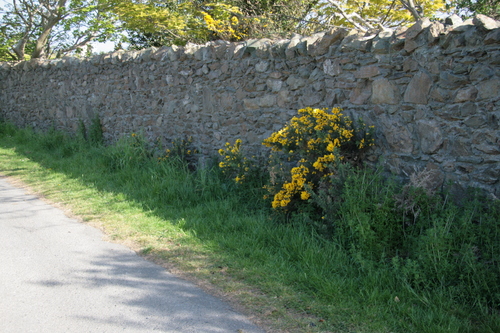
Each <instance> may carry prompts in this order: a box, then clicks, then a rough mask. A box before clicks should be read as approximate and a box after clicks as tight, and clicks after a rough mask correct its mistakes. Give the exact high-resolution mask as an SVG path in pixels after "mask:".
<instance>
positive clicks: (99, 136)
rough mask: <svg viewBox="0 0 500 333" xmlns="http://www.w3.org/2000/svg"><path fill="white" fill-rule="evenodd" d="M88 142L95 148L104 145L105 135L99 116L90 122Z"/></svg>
mask: <svg viewBox="0 0 500 333" xmlns="http://www.w3.org/2000/svg"><path fill="white" fill-rule="evenodd" d="M88 140H89V142H90V144H91V145H94V146H99V145H102V144H104V133H103V130H102V125H101V119H100V118H99V116H98V115H96V116H95V117H94V118H92V120H91V122H90V127H89V133H88Z"/></svg>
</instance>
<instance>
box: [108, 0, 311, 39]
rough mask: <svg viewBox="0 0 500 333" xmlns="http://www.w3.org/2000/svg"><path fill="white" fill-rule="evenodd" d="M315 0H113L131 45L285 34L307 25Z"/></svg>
mask: <svg viewBox="0 0 500 333" xmlns="http://www.w3.org/2000/svg"><path fill="white" fill-rule="evenodd" d="M318 2H319V0H261V1H249V0H227V1H225V2H222V1H213V0H212V1H203V0H199V1H182V0H181V1H170V0H147V1H140V0H124V1H117V2H116V5H115V7H114V8H115V9H114V10H115V11H116V13H117V14H118V15H119V16H120V18H121V20H122V21H123V22H124V26H125V28H126V30H127V34H128V35H129V38H130V40H129V41H130V42H132V45H133V47H147V46H161V45H169V44H185V43H187V42H194V43H203V42H206V41H210V40H217V39H222V40H228V41H236V40H242V39H249V38H260V37H276V36H283V35H289V34H290V33H292V32H296V31H298V30H300V31H301V32H305V28H309V25H308V24H306V23H305V22H306V21H305V18H306V17H307V15H308V14H309V13H310V11H311V10H312V8H313V7H314V6H315V5H316V4H317V3H318Z"/></svg>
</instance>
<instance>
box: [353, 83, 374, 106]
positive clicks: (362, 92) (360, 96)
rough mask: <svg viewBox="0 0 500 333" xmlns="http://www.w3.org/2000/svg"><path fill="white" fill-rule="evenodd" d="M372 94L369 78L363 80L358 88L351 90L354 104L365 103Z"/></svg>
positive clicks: (358, 84)
mask: <svg viewBox="0 0 500 333" xmlns="http://www.w3.org/2000/svg"><path fill="white" fill-rule="evenodd" d="M371 95H372V89H371V83H370V82H369V81H368V80H361V81H359V82H358V83H357V85H356V88H355V89H354V90H352V91H351V95H350V101H351V103H352V104H358V105H359V104H365V103H366V102H367V101H368V100H369V99H370V96H371Z"/></svg>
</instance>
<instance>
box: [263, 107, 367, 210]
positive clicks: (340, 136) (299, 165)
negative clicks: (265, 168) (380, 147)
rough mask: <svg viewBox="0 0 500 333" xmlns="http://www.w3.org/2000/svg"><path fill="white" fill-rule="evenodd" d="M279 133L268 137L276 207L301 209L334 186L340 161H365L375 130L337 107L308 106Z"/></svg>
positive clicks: (273, 195)
mask: <svg viewBox="0 0 500 333" xmlns="http://www.w3.org/2000/svg"><path fill="white" fill-rule="evenodd" d="M299 115H300V116H299V117H294V118H292V120H291V121H290V122H289V123H288V124H286V126H285V127H283V128H282V129H281V130H279V131H278V132H275V133H273V134H272V135H271V136H270V137H269V138H267V139H266V140H264V142H263V144H264V145H265V146H267V147H270V148H271V150H272V152H273V154H272V155H271V158H270V161H271V162H270V174H271V181H270V184H269V186H268V187H267V189H268V190H269V192H270V194H271V196H272V198H273V200H272V207H273V208H274V209H275V210H281V211H283V212H290V211H292V212H293V211H298V210H300V208H301V207H302V206H303V203H304V202H308V201H309V200H310V198H311V195H314V194H316V193H317V192H318V191H320V190H321V188H323V187H325V186H328V181H329V179H330V178H329V177H330V176H331V175H334V174H336V172H337V171H336V170H337V168H338V165H339V164H342V163H349V164H352V165H359V164H360V162H361V157H362V153H363V152H364V150H365V149H366V148H368V147H370V146H372V145H373V137H372V128H368V129H367V128H366V125H365V124H364V123H363V121H362V120H361V119H359V120H358V121H357V122H356V123H354V122H353V121H352V120H351V119H350V118H349V117H347V116H345V115H343V114H342V112H341V110H340V109H337V108H334V109H332V111H331V113H330V112H328V111H327V109H312V108H305V109H301V110H299Z"/></svg>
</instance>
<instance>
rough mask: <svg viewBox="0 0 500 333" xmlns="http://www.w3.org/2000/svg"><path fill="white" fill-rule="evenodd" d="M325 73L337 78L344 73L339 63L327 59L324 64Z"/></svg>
mask: <svg viewBox="0 0 500 333" xmlns="http://www.w3.org/2000/svg"><path fill="white" fill-rule="evenodd" d="M323 71H324V72H325V74H327V75H330V76H336V75H339V74H340V73H342V67H341V66H340V63H339V62H338V61H332V60H331V59H326V60H325V62H323Z"/></svg>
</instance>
